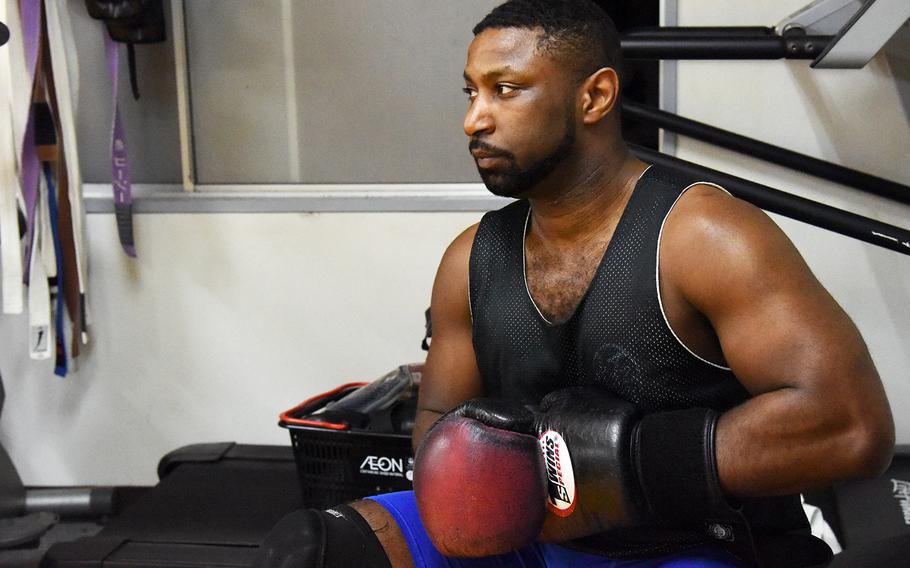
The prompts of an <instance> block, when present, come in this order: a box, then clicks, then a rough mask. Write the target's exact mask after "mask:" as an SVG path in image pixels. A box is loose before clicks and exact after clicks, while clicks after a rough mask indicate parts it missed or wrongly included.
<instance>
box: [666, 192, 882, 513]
mask: <svg viewBox="0 0 910 568" xmlns="http://www.w3.org/2000/svg"><path fill="white" fill-rule="evenodd" d="M692 197H693V198H692V199H683V200H680V205H681V207H680V209H679V211H674V213H673V214H672V216H671V219H670V220H669V221H668V223H667V230H666V234H667V236H668V237H670V238H672V239H674V240H673V242H672V244H671V245H670V246H669V247H667V250H668V251H669V253H670V254H668V255H667V257H666V258H667V261H668V262H667V263H666V266H667V267H668V278H667V280H668V281H669V285H671V286H677V287H678V290H679V291H681V295H682V297H684V298H685V299H686V300H687V301H688V302H690V303H691V305H692V307H693V308H694V309H695V310H696V311H697V312H699V313H700V314H702V315H703V316H704V317H706V318H707V320H708V321H709V322H710V324H711V327H712V328H713V329H714V331H715V333H716V335H717V339H718V341H719V343H720V347H721V349H722V351H723V356H724V358H725V359H726V361H727V364H728V365H729V366H730V368H731V369H732V370H733V373H734V374H735V375H736V377H737V379H739V381H740V382H741V383H742V384H743V386H744V387H745V388H746V389H747V390H748V391H749V392H750V394H751V395H752V399H751V400H749V401H747V402H746V403H744V404H742V405H740V406H738V407H736V408H734V409H732V410H730V411H728V412H727V413H725V414H724V415H723V417H722V418H721V422H720V424H719V426H718V434H717V447H718V450H717V451H718V469H719V472H720V476H721V481H722V484H723V485H724V487H725V488H726V489H727V490H728V491H729V492H731V493H732V494H735V495H740V496H761V495H773V494H786V493H792V492H796V491H801V490H803V489H805V488H807V487H814V486H818V485H820V484H826V483H830V482H831V481H833V480H837V479H844V478H848V477H853V476H856V475H865V474H871V475H875V473H876V472H877V471H879V470H880V469H881V468H882V467H884V464H886V463H887V459H888V456H889V451H890V450H889V449H888V447H889V444H893V423H892V421H891V415H890V409H889V407H888V402H887V399H886V397H885V394H884V389H883V387H882V385H881V381H880V380H879V377H878V373H877V372H876V370H875V366H874V364H873V363H872V359H871V357H870V355H869V353H868V350H867V349H866V346H865V343H864V342H863V339H862V337H861V336H860V334H859V332H858V331H857V329H856V327H855V326H854V325H853V322H852V321H851V320H850V318H849V317H848V316H847V314H846V313H845V312H844V311H843V310H842V309H841V308H840V306H839V305H838V304H837V303H836V302H835V301H834V299H833V298H832V297H831V295H830V294H828V292H827V291H826V290H825V289H824V288H823V287H822V286H821V284H820V283H819V282H818V281H817V280H816V278H815V276H814V275H813V274H812V272H811V271H810V270H809V268H808V266H807V265H806V263H805V262H804V261H803V259H802V257H801V256H800V255H799V253H798V252H797V251H796V249H795V247H794V246H793V244H792V243H791V242H790V241H789V239H787V237H786V236H785V235H784V234H783V232H782V231H780V229H779V228H778V227H777V226H776V225H774V223H772V222H771V220H770V219H769V218H768V217H767V216H766V215H765V214H764V213H763V212H761V211H760V210H758V209H756V208H754V207H752V206H750V205H748V204H745V203H743V202H741V201H739V200H735V199H733V198H731V197H729V196H726V195H723V194H720V193H719V192H717V191H716V190H705V191H704V192H699V193H696V194H695V195H694V196H692ZM668 242H669V241H668ZM662 251H664V248H662ZM664 252H665V251H664ZM662 254H663V252H662ZM671 259H672V260H671ZM664 266H665V264H664V258H663V257H662V259H661V267H662V270H663V267H664ZM662 283H663V278H662Z"/></svg>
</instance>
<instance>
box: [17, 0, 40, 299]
mask: <svg viewBox="0 0 910 568" xmlns="http://www.w3.org/2000/svg"><path fill="white" fill-rule="evenodd" d="M20 10H21V18H22V37H23V39H24V43H25V64H26V67H27V69H28V76H29V78H30V81H31V84H30V87H29V106H28V119H27V121H26V126H25V135H24V136H23V138H22V156H21V161H20V163H21V165H22V170H21V179H20V183H21V184H22V197H23V198H24V199H25V215H26V224H25V226H26V230H27V234H28V237H27V239H26V242H25V270H24V274H23V281H24V282H25V284H26V285H28V278H29V270H30V267H31V262H30V261H31V258H32V243H33V241H34V239H33V238H32V237H33V235H34V234H35V208H36V206H37V204H38V175H39V171H40V169H41V167H40V165H39V164H38V149H37V148H36V147H35V123H34V121H33V120H32V115H33V113H32V105H31V98H32V94H33V93H34V90H35V71H36V68H37V66H38V48H39V47H40V45H41V0H22V2H21V6H20Z"/></svg>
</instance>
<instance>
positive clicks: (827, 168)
mask: <svg viewBox="0 0 910 568" xmlns="http://www.w3.org/2000/svg"><path fill="white" fill-rule="evenodd" d="M622 110H623V115H624V116H628V117H631V118H636V119H639V120H642V121H644V122H649V123H651V124H654V125H656V126H659V127H660V128H663V129H665V130H669V131H670V132H675V133H677V134H682V135H683V136H689V137H691V138H695V139H697V140H701V141H703V142H707V143H709V144H714V145H716V146H720V147H721V148H726V149H728V150H733V151H735V152H740V153H742V154H745V155H747V156H751V157H754V158H759V159H761V160H765V161H767V162H771V163H774V164H778V165H780V166H785V167H788V168H792V169H794V170H796V171H799V172H802V173H806V174H809V175H813V176H816V177H820V178H822V179H826V180H829V181H833V182H835V183H839V184H843V185H847V186H850V187H853V188H856V189H859V190H862V191H865V192H867V193H871V194H873V195H878V196H879V197H886V198H888V199H893V200H895V201H899V202H901V203H905V204H908V205H910V187H907V186H906V185H901V184H899V183H897V182H893V181H891V180H887V179H884V178H880V177H877V176H873V175H870V174H867V173H864V172H860V171H857V170H851V169H850V168H845V167H844V166H840V165H838V164H832V163H831V162H826V161H824V160H819V159H818V158H813V157H812V156H807V155H805V154H800V153H799V152H794V151H792V150H787V149H785V148H781V147H779V146H774V145H772V144H768V143H766V142H762V141H760V140H755V139H754V138H748V137H746V136H742V135H739V134H734V133H733V132H729V131H727V130H722V129H720V128H716V127H714V126H710V125H707V124H704V123H701V122H697V121H694V120H691V119H688V118H684V117H682V116H679V115H676V114H673V113H669V112H666V111H663V110H660V109H656V108H654V107H650V106H647V105H642V104H638V103H634V102H631V101H625V102H623V105H622Z"/></svg>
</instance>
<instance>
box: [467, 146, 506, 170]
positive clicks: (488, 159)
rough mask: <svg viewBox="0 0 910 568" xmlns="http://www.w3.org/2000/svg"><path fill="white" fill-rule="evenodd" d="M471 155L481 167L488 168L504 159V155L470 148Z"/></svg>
mask: <svg viewBox="0 0 910 568" xmlns="http://www.w3.org/2000/svg"><path fill="white" fill-rule="evenodd" d="M471 155H472V156H474V161H475V162H477V165H478V167H481V168H489V167H491V166H493V165H495V164H496V163H497V162H500V161H502V160H504V159H505V155H503V154H499V153H496V152H490V151H487V150H472V151H471Z"/></svg>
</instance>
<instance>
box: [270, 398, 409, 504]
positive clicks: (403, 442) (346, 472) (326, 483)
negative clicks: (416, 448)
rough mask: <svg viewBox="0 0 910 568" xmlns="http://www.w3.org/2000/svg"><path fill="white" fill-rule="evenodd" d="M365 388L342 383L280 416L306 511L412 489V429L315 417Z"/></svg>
mask: <svg viewBox="0 0 910 568" xmlns="http://www.w3.org/2000/svg"><path fill="white" fill-rule="evenodd" d="M365 384H366V383H349V384H346V385H342V386H340V387H338V388H337V389H335V390H333V391H330V392H328V393H325V394H322V395H319V396H317V397H313V398H311V399H309V400H307V401H304V402H303V403H301V404H299V405H298V406H296V407H294V408H292V409H291V410H288V411H287V412H284V413H283V414H281V416H280V420H279V425H280V426H281V427H283V428H286V429H287V430H288V432H289V433H290V435H291V444H292V446H293V448H294V458H295V460H296V462H297V475H298V477H299V479H300V490H301V493H302V495H303V503H304V505H305V506H307V507H315V508H325V507H331V506H332V505H337V504H339V503H346V502H349V501H352V500H355V499H359V498H362V497H366V496H369V495H377V494H379V493H389V492H392V491H405V490H408V489H411V479H412V471H413V466H414V456H413V452H412V450H411V435H410V431H408V432H407V433H385V432H371V431H366V430H361V429H357V428H356V427H352V426H351V425H350V424H348V423H332V422H322V421H314V420H312V419H311V418H312V417H311V416H310V415H311V414H312V413H313V412H314V411H315V410H318V409H319V408H322V407H324V406H326V405H327V404H329V403H331V402H333V401H336V400H338V399H340V398H343V397H344V396H345V395H347V394H350V393H352V392H353V391H355V390H357V389H358V388H360V387H362V386H364V385H365ZM413 402H415V403H416V399H415V400H414V401H413ZM323 416H324V415H323Z"/></svg>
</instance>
